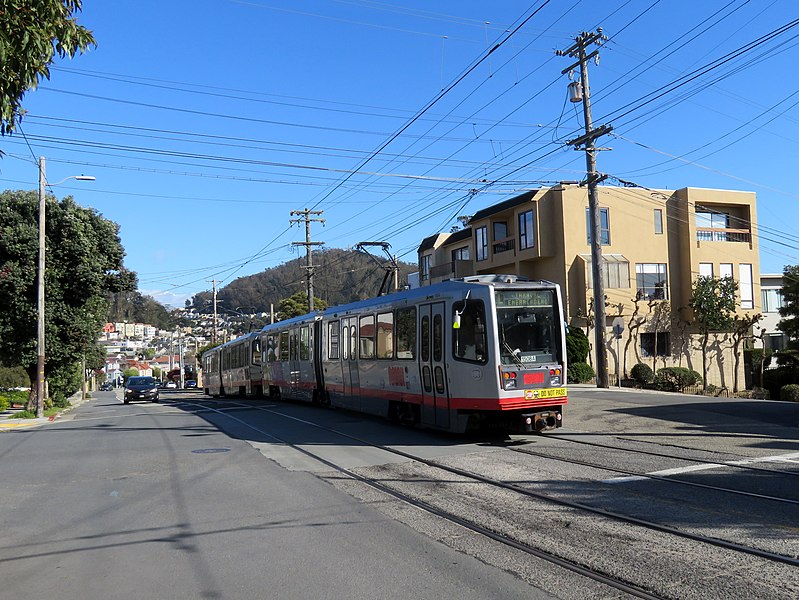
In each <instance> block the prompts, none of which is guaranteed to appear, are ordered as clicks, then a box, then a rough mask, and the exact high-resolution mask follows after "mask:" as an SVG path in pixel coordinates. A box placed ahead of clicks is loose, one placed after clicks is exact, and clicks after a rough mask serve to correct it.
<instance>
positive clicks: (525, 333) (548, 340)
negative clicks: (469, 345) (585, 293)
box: [496, 290, 560, 367]
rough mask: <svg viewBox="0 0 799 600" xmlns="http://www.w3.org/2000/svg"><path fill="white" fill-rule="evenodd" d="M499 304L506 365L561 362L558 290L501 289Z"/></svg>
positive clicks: (497, 300)
mask: <svg viewBox="0 0 799 600" xmlns="http://www.w3.org/2000/svg"><path fill="white" fill-rule="evenodd" d="M496 305H497V330H498V331H497V333H498V336H499V350H500V352H499V354H500V362H501V363H502V364H503V365H515V366H518V367H522V366H523V367H533V366H536V365H543V364H551V363H554V362H557V360H558V354H559V352H558V351H559V340H560V316H559V311H558V303H557V296H556V295H555V291H554V290H497V291H496Z"/></svg>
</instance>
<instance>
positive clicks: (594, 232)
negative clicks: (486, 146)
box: [556, 28, 613, 388]
mask: <svg viewBox="0 0 799 600" xmlns="http://www.w3.org/2000/svg"><path fill="white" fill-rule="evenodd" d="M606 39H607V38H606V37H605V36H603V35H602V29H600V28H597V30H596V32H595V33H586V32H583V33H581V34H580V35H579V36H577V38H576V39H575V43H574V44H573V45H572V46H571V47H570V48H568V49H566V50H558V51H557V52H556V54H557V55H558V56H571V57H572V58H576V59H577V62H575V63H573V64H572V65H571V66H569V67H567V68H565V69H564V70H563V71H561V74H566V73H569V72H571V71H573V70H574V68H575V67H577V66H579V67H580V81H579V82H576V83H572V84H570V86H569V87H570V90H571V92H572V97H571V99H572V102H580V101H581V100H582V103H583V117H584V120H585V134H584V135H582V136H580V137H578V138H576V139H573V140H569V141H568V142H566V143H567V144H569V145H570V146H574V149H575V150H580V149H581V148H580V146H583V148H582V149H583V150H585V163H586V183H587V185H588V215H589V227H590V230H591V275H592V277H593V284H594V319H595V321H594V325H595V326H594V332H595V338H594V339H595V343H594V347H595V348H596V385H597V387H600V388H607V387H609V382H608V357H607V349H606V347H605V346H606V344H605V337H606V335H607V331H606V328H607V322H606V317H605V284H604V282H603V281H602V269H601V267H602V240H601V237H600V236H601V233H602V232H601V222H600V213H599V199H598V197H597V190H596V186H597V183H599V182H600V181H602V180H603V179H605V177H606V176H605V175H599V173H597V170H596V151H597V150H601V148H596V147H595V146H594V140H596V138H598V137H601V136H603V135H605V134H607V133H609V132H610V131H611V130H612V129H613V128H612V127H611V126H610V125H602V126H601V127H598V128H597V129H594V128H593V121H592V117H591V93H590V88H589V86H588V61H589V60H590V59H592V58H594V57H596V58H597V59H598V57H599V49H598V48H597V49H595V50H594V51H593V52H590V53H586V48H587V47H588V46H590V45H591V44H596V45H597V46H599V45H601V44H602V42H603V41H604V40H606Z"/></svg>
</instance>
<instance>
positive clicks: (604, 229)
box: [585, 206, 610, 246]
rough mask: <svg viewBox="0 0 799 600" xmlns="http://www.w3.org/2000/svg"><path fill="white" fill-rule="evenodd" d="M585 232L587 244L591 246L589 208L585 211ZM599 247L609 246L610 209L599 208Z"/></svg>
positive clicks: (605, 207)
mask: <svg viewBox="0 0 799 600" xmlns="http://www.w3.org/2000/svg"><path fill="white" fill-rule="evenodd" d="M585 230H586V240H587V244H588V245H589V246H590V245H591V233H592V231H591V208H590V207H589V208H586V209H585ZM599 245H600V246H610V208H608V207H607V206H600V207H599Z"/></svg>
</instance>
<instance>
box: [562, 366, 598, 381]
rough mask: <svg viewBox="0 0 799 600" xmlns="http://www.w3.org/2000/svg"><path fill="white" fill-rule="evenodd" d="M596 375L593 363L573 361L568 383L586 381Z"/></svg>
mask: <svg viewBox="0 0 799 600" xmlns="http://www.w3.org/2000/svg"><path fill="white" fill-rule="evenodd" d="M594 377H596V373H594V369H592V368H591V365H589V364H588V363H584V362H576V363H571V364H570V365H569V371H568V374H567V377H566V379H567V381H568V383H586V382H588V381H591V380H592V379H593V378H594Z"/></svg>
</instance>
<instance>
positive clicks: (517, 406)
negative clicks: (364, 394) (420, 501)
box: [422, 275, 568, 432]
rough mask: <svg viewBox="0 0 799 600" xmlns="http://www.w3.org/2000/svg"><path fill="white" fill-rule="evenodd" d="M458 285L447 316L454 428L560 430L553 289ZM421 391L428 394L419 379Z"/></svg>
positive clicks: (479, 280)
mask: <svg viewBox="0 0 799 600" xmlns="http://www.w3.org/2000/svg"><path fill="white" fill-rule="evenodd" d="M463 285H464V287H463V288H461V294H462V299H460V300H458V299H453V301H452V304H451V306H450V309H449V315H448V316H449V318H450V323H451V354H452V356H451V364H452V367H451V368H450V369H449V373H448V374H449V377H448V380H449V381H448V386H449V395H450V398H449V404H450V413H451V415H450V417H451V418H454V419H455V420H456V421H457V425H456V426H455V429H457V430H473V429H498V430H503V431H508V432H530V431H545V430H547V429H552V428H555V427H560V426H561V425H562V422H563V417H562V415H563V412H562V411H563V405H565V404H566V403H567V401H568V400H567V393H566V387H565V380H566V344H565V329H564V318H563V309H562V306H563V302H562V299H561V295H560V288H559V286H558V285H557V284H554V283H551V282H545V281H528V280H525V279H523V278H519V277H515V276H511V275H497V276H495V275H490V276H476V277H470V278H465V279H464V280H463ZM434 331H435V330H434ZM432 383H433V386H434V391H435V390H436V389H439V390H440V389H441V385H440V383H439V382H438V381H437V380H436V377H435V373H434V377H433V382H432ZM422 384H423V387H424V388H427V387H428V385H427V383H426V381H425V377H424V373H423V377H422Z"/></svg>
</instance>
